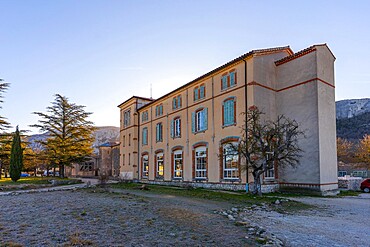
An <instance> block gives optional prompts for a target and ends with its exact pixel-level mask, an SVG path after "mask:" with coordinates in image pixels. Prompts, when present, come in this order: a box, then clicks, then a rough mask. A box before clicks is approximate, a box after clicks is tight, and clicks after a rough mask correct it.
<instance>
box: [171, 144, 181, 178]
mask: <svg viewBox="0 0 370 247" xmlns="http://www.w3.org/2000/svg"><path fill="white" fill-rule="evenodd" d="M173 165H174V169H173V171H174V174H173V177H174V178H182V176H183V175H182V172H183V171H182V170H183V160H182V150H178V151H175V152H174V153H173Z"/></svg>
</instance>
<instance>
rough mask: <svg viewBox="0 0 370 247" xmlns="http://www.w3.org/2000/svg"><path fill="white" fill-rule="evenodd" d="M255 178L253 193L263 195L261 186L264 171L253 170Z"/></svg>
mask: <svg viewBox="0 0 370 247" xmlns="http://www.w3.org/2000/svg"><path fill="white" fill-rule="evenodd" d="M252 174H253V179H254V188H253V194H254V195H259V196H262V188H261V174H262V172H258V171H256V172H252Z"/></svg>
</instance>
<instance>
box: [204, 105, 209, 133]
mask: <svg viewBox="0 0 370 247" xmlns="http://www.w3.org/2000/svg"><path fill="white" fill-rule="evenodd" d="M203 121H204V125H203V126H204V128H203V130H207V129H208V108H204V109H203Z"/></svg>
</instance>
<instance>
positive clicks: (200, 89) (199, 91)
mask: <svg viewBox="0 0 370 247" xmlns="http://www.w3.org/2000/svg"><path fill="white" fill-rule="evenodd" d="M205 97H206V87H205V86H204V84H201V85H200V86H197V87H195V88H194V101H195V100H199V99H204V98H205Z"/></svg>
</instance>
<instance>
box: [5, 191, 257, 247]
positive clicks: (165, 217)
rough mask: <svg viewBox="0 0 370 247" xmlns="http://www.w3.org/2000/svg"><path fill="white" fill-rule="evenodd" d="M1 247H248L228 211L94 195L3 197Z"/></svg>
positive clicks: (160, 199)
mask: <svg viewBox="0 0 370 247" xmlns="http://www.w3.org/2000/svg"><path fill="white" fill-rule="evenodd" d="M0 205H1V215H0V246H3V245H5V244H9V243H13V244H14V243H17V244H21V245H23V246H72V245H73V246H82V245H95V246H175V245H176V246H248V245H249V244H248V242H247V241H251V240H248V239H245V236H246V233H245V229H243V228H241V227H238V226H235V225H234V223H233V222H230V221H228V220H227V219H226V218H224V217H222V216H220V215H217V214H214V213H213V210H219V209H221V208H222V207H225V206H227V205H224V204H221V205H220V204H217V203H213V202H207V203H205V202H204V201H199V200H192V199H189V198H186V199H185V198H173V197H172V196H151V197H143V196H138V195H133V194H128V193H107V192H98V190H96V192H94V190H93V189H89V190H77V191H54V192H42V193H30V194H18V195H6V196H0Z"/></svg>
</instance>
